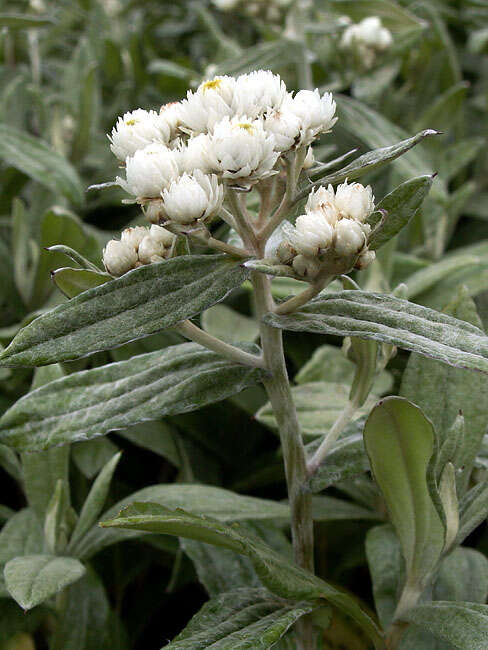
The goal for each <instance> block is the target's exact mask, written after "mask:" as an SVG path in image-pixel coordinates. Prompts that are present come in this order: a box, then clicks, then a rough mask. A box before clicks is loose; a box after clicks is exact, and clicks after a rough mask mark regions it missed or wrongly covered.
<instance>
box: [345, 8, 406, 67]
mask: <svg viewBox="0 0 488 650" xmlns="http://www.w3.org/2000/svg"><path fill="white" fill-rule="evenodd" d="M392 43H393V37H392V35H391V32H390V30H389V29H387V28H386V27H384V26H383V24H382V22H381V18H379V17H378V16H369V17H368V18H364V19H363V20H362V21H361V22H359V23H356V24H353V25H349V26H348V27H346V29H345V30H344V32H343V34H342V38H341V42H340V45H341V48H342V49H343V50H345V51H349V52H351V53H352V54H353V55H354V57H355V58H356V60H357V61H358V62H359V63H360V65H361V66H362V67H363V68H366V69H368V68H371V67H373V65H374V63H375V61H376V57H377V56H378V54H381V53H382V52H386V50H388V49H389V48H390V47H391V45H392Z"/></svg>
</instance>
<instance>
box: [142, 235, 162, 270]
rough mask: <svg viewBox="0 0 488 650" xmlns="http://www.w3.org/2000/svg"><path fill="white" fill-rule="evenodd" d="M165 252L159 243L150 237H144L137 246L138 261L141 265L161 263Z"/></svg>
mask: <svg viewBox="0 0 488 650" xmlns="http://www.w3.org/2000/svg"><path fill="white" fill-rule="evenodd" d="M165 252H166V250H165V247H164V245H163V244H162V242H161V241H157V240H156V239H153V237H151V235H146V236H145V237H144V239H143V240H142V241H141V243H140V245H139V261H140V262H141V263H142V264H151V263H152V262H161V261H162V260H164V256H165Z"/></svg>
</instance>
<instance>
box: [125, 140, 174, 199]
mask: <svg viewBox="0 0 488 650" xmlns="http://www.w3.org/2000/svg"><path fill="white" fill-rule="evenodd" d="M125 166H126V179H123V178H120V177H117V179H116V180H117V182H118V183H119V185H120V186H121V187H123V188H124V189H125V190H126V191H127V192H128V193H129V194H132V195H133V196H135V197H137V198H138V199H143V198H154V197H157V196H159V195H160V193H161V191H162V190H163V189H164V188H165V187H167V186H168V185H169V183H170V182H171V181H172V180H174V179H175V178H177V177H178V174H179V167H178V156H177V154H176V152H174V151H172V150H171V149H168V147H165V146H164V145H162V144H150V145H148V146H147V147H145V148H144V149H139V150H138V151H136V152H135V154H134V155H133V156H131V157H129V158H127V160H126V162H125Z"/></svg>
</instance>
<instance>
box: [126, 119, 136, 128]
mask: <svg viewBox="0 0 488 650" xmlns="http://www.w3.org/2000/svg"><path fill="white" fill-rule="evenodd" d="M136 122H137V120H135V119H134V118H132V119H131V120H127V121H126V124H127V126H134V124H135V123H136Z"/></svg>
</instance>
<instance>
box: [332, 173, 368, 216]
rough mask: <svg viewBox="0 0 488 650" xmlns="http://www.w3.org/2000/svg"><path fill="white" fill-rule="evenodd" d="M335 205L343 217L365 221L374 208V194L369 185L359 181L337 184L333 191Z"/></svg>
mask: <svg viewBox="0 0 488 650" xmlns="http://www.w3.org/2000/svg"><path fill="white" fill-rule="evenodd" d="M335 206H336V208H337V210H338V211H339V213H340V214H341V215H342V216H343V217H348V218H350V219H355V220H356V221H361V222H363V221H365V220H366V219H367V218H368V217H369V215H370V214H371V213H372V212H373V210H374V196H373V190H372V189H371V186H370V185H368V186H367V187H364V185H361V183H352V184H351V185H348V184H347V180H346V182H345V183H342V185H339V186H338V188H337V189H336V192H335Z"/></svg>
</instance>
